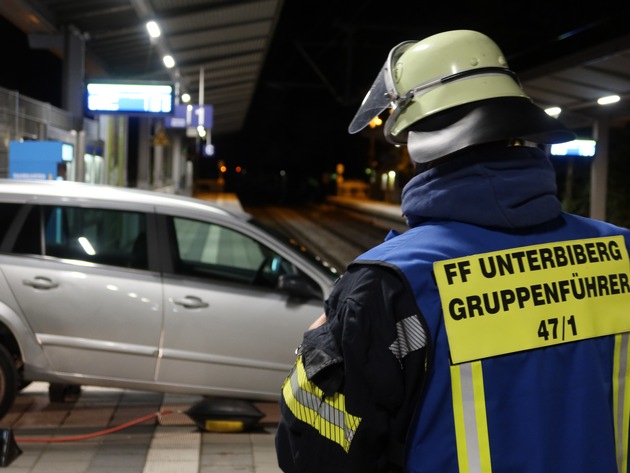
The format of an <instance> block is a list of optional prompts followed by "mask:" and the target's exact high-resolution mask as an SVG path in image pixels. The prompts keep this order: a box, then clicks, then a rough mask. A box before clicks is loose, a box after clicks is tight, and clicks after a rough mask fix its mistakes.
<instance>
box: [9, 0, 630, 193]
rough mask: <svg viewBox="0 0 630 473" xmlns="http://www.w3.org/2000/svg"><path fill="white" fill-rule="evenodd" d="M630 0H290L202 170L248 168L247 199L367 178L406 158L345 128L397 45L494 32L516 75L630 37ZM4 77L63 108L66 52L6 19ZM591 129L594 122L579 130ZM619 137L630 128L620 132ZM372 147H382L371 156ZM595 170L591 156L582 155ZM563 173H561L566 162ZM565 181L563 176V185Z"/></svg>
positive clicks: (237, 180) (234, 183)
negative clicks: (36, 44) (234, 116)
mask: <svg viewBox="0 0 630 473" xmlns="http://www.w3.org/2000/svg"><path fill="white" fill-rule="evenodd" d="M628 25H630V5H629V6H626V5H622V6H619V5H617V4H616V2H606V1H603V2H597V3H594V4H592V5H578V4H577V3H575V2H559V1H529V2H507V1H487V0H486V1H467V2H460V1H457V2H453V1H451V2H417V1H408V0H407V1H401V0H392V1H387V2H382V1H376V0H367V1H365V0H364V1H360V0H356V1H343V2H342V1H338V0H323V1H312V0H303V1H297V0H285V1H284V7H283V11H282V14H281V18H280V20H279V23H278V25H277V28H276V32H275V35H274V37H273V40H272V43H271V46H270V49H269V51H268V56H267V60H266V62H265V65H264V68H263V70H262V73H261V76H260V80H259V84H258V88H257V91H256V94H255V96H254V100H253V101H252V104H251V107H250V110H249V113H248V117H247V120H246V123H245V126H244V128H243V130H242V131H241V132H240V133H238V134H233V135H226V136H215V137H213V142H214V144H215V149H216V155H215V157H214V158H211V159H201V158H200V159H199V161H198V163H197V164H198V169H199V170H200V171H199V172H200V177H204V175H212V174H213V173H216V161H217V160H222V161H224V162H226V163H227V164H228V168H229V169H233V168H235V166H236V165H240V166H242V168H243V169H244V170H245V172H243V173H241V174H239V175H232V174H229V173H228V175H226V179H227V183H228V187H229V188H230V189H231V190H236V191H238V192H240V193H242V194H243V195H244V196H246V197H247V196H250V195H251V196H252V197H254V198H258V199H264V198H265V197H266V196H268V197H269V198H270V199H272V200H273V199H286V198H287V196H288V197H289V198H290V199H299V198H303V197H305V196H306V197H307V198H310V197H312V196H313V195H321V194H322V193H325V192H326V191H327V189H328V187H327V186H328V185H329V180H330V179H331V178H332V177H331V176H332V175H333V173H334V172H335V167H336V165H337V163H343V164H344V166H345V177H346V179H365V174H364V169H365V167H366V165H369V164H370V162H371V161H373V159H374V158H375V159H377V160H380V161H383V163H384V164H387V162H388V161H392V160H396V159H399V158H400V153H401V150H399V149H394V148H393V147H391V146H390V145H388V144H386V143H385V141H384V140H383V138H382V134H381V133H380V132H376V133H372V131H371V130H365V131H364V132H361V133H359V134H357V135H348V133H347V126H348V124H349V122H350V120H351V119H352V117H353V115H354V113H355V112H356V110H357V108H358V106H359V104H360V102H361V100H362V98H363V96H364V95H365V93H366V91H367V89H368V88H369V86H370V85H371V83H372V81H373V80H374V78H375V76H376V74H377V72H378V71H379V69H380V67H381V66H382V64H383V62H384V60H385V58H386V56H387V53H388V52H389V50H390V49H391V48H392V47H393V46H394V45H396V44H398V43H399V42H401V41H404V40H409V39H418V40H420V39H422V38H424V37H426V36H429V35H431V34H435V33H438V32H441V31H445V30H451V29H476V30H478V31H481V32H483V33H485V34H488V35H489V36H490V37H491V38H493V39H494V40H495V41H496V42H497V44H498V45H499V46H500V47H501V49H502V50H503V52H504V53H505V55H506V57H507V59H508V62H509V64H510V66H511V68H512V69H513V70H515V71H516V72H517V73H519V72H523V71H527V69H528V68H532V67H534V66H537V65H539V64H542V63H545V62H548V61H552V60H554V59H555V58H560V57H563V56H566V55H569V54H574V53H578V52H579V51H580V50H583V49H585V48H588V47H591V46H593V45H596V44H599V43H602V42H605V41H609V40H611V39H613V38H617V37H621V36H624V35H628V34H630V28H629V26H628ZM0 41H2V45H3V48H2V50H3V53H4V54H3V59H4V61H3V66H2V68H0V86H2V87H5V88H7V89H11V90H17V91H19V92H20V93H22V94H24V95H26V96H28V97H32V98H35V99H38V100H42V101H45V102H49V103H51V104H53V105H55V106H60V102H61V74H62V73H61V61H60V60H59V58H57V57H56V56H54V55H53V54H51V53H49V52H46V51H41V50H31V49H29V47H28V42H27V39H26V36H25V35H24V34H23V33H21V32H20V31H19V30H18V29H17V28H15V27H14V26H13V25H12V24H10V23H9V22H7V21H6V20H5V19H3V18H0ZM580 131H581V132H583V133H588V132H589V130H580ZM616 135H619V136H620V137H621V139H622V138H623V137H624V136H625V135H626V131H625V130H621V131H619V132H617V133H616ZM370 153H373V154H370ZM576 165H577V166H578V170H577V177H576V178H579V177H580V172H583V171H580V169H579V166H582V167H585V168H586V169H585V171H584V172H588V163H585V164H581V163H577V164H576ZM560 171H561V172H564V171H563V170H560ZM561 184H562V183H561Z"/></svg>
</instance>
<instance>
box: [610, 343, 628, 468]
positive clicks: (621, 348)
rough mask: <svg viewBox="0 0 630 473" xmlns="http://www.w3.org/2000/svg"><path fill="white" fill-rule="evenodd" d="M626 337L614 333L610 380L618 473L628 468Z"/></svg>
mask: <svg viewBox="0 0 630 473" xmlns="http://www.w3.org/2000/svg"><path fill="white" fill-rule="evenodd" d="M628 338H629V334H628V333H623V334H619V335H615V361H614V367H613V380H612V381H613V407H614V412H615V440H616V444H617V470H618V471H619V472H620V473H621V472H626V471H627V470H628V428H630V422H629V419H630V383H628V359H629V357H630V344H629V343H628Z"/></svg>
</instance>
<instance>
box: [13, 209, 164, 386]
mask: <svg viewBox="0 0 630 473" xmlns="http://www.w3.org/2000/svg"><path fill="white" fill-rule="evenodd" d="M147 229H148V225H147V215H146V214H144V213H141V212H127V211H122V210H115V209H95V208H87V207H70V206H68V207H66V206H54V205H51V206H34V207H33V208H32V210H31V211H30V212H29V214H28V217H27V218H26V219H25V222H24V225H23V226H22V229H21V231H20V233H19V234H18V235H17V238H16V239H15V243H14V244H13V246H12V251H11V254H10V255H8V256H6V257H4V258H3V265H2V269H3V271H4V274H5V276H6V278H7V280H8V282H9V285H10V287H11V290H12V291H13V293H14V294H15V297H16V299H17V301H18V304H19V306H20V308H21V310H22V313H23V314H24V317H25V318H26V319H27V321H28V323H29V324H30V326H31V327H32V329H33V331H34V332H35V334H36V337H37V339H38V341H39V342H40V343H41V345H42V347H43V350H44V352H45V354H46V356H47V357H48V360H49V362H50V365H51V367H52V370H53V371H55V372H59V373H68V374H71V375H72V376H77V377H80V378H85V379H86V380H87V381H88V382H89V380H90V379H103V378H108V379H112V380H116V379H126V380H133V381H134V382H135V381H147V380H152V379H153V377H154V375H155V365H156V359H157V347H158V342H159V337H160V330H161V324H162V291H161V279H160V275H159V272H157V271H156V272H153V271H149V270H148V259H147V244H146V243H147Z"/></svg>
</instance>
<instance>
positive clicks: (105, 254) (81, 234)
mask: <svg viewBox="0 0 630 473" xmlns="http://www.w3.org/2000/svg"><path fill="white" fill-rule="evenodd" d="M35 210H39V211H33V212H31V214H30V215H29V217H28V218H27V221H26V222H25V224H24V226H23V228H22V230H21V234H20V236H19V237H18V240H17V241H18V244H16V248H14V251H15V252H24V253H34V254H41V250H36V249H35V248H34V245H28V246H27V247H22V248H21V247H20V244H19V242H20V241H21V240H23V241H27V240H29V239H30V240H33V238H32V237H33V235H40V234H41V233H40V232H39V220H40V215H41V222H42V226H43V231H44V249H43V254H44V255H46V256H53V257H57V258H65V259H74V260H82V261H90V262H93V263H99V264H107V265H112V266H121V267H127V268H137V269H146V268H147V267H148V256H147V237H146V216H145V215H144V214H142V213H139V212H126V211H119V210H109V209H89V208H83V207H62V206H42V207H41V208H39V209H35ZM40 211H41V214H40ZM22 246H23V245H22ZM29 247H32V248H29ZM29 250H30V251H29Z"/></svg>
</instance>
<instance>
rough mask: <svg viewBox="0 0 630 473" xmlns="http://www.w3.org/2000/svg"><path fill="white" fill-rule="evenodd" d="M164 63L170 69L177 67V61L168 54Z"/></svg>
mask: <svg viewBox="0 0 630 473" xmlns="http://www.w3.org/2000/svg"><path fill="white" fill-rule="evenodd" d="M162 61H164V65H165V66H166V67H168V68H169V69H170V68H172V67H175V59H173V56H170V55H168V54H167V55H166V56H164V57H163V58H162Z"/></svg>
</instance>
